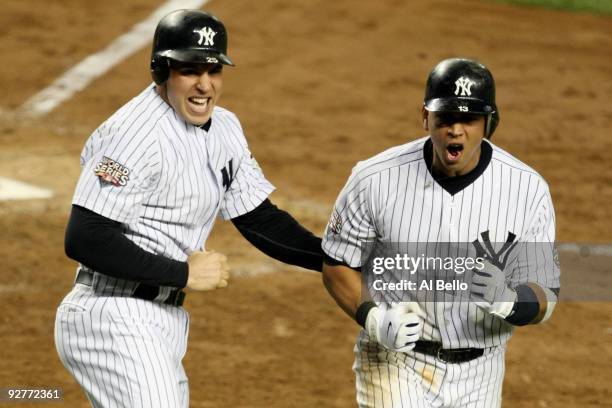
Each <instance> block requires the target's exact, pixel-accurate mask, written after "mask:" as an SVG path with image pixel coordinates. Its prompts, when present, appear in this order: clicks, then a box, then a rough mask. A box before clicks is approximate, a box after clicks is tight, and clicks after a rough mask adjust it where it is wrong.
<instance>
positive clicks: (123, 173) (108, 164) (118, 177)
mask: <svg viewBox="0 0 612 408" xmlns="http://www.w3.org/2000/svg"><path fill="white" fill-rule="evenodd" d="M94 173H95V175H96V176H98V178H99V179H100V183H104V184H111V185H113V186H125V185H126V184H127V182H128V180H129V179H130V170H129V169H128V168H127V167H125V166H124V165H123V164H121V163H117V162H116V161H114V160H113V159H111V158H110V157H106V156H104V157H103V158H102V161H101V162H100V163H98V164H97V165H96V168H95V169H94Z"/></svg>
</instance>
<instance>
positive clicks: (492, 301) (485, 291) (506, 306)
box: [471, 260, 516, 319]
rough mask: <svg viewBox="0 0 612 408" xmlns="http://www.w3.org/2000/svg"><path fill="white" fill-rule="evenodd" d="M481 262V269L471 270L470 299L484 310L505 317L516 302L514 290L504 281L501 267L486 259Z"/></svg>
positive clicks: (504, 277) (504, 276)
mask: <svg viewBox="0 0 612 408" xmlns="http://www.w3.org/2000/svg"><path fill="white" fill-rule="evenodd" d="M483 263H484V268H482V269H481V270H478V269H473V270H472V290H471V297H472V300H474V303H476V305H477V306H478V307H480V308H481V309H483V310H484V311H486V312H488V313H490V314H492V315H494V316H497V317H499V318H501V319H505V318H506V317H508V316H509V315H510V313H511V312H512V308H513V307H514V303H516V292H515V291H514V289H512V288H510V287H509V286H508V284H507V283H506V275H505V273H504V272H503V271H502V270H501V269H499V268H498V267H497V266H495V265H493V264H492V263H491V262H489V261H487V260H485V261H484V262H483Z"/></svg>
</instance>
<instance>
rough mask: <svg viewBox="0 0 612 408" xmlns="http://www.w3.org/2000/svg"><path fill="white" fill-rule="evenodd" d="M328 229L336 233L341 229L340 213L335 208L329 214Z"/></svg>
mask: <svg viewBox="0 0 612 408" xmlns="http://www.w3.org/2000/svg"><path fill="white" fill-rule="evenodd" d="M329 229H330V231H331V232H333V233H334V234H336V235H337V234H339V233H340V231H342V217H341V216H340V213H338V211H337V210H334V212H333V213H332V215H331V218H330V220H329Z"/></svg>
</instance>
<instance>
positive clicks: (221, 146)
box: [55, 10, 322, 408]
mask: <svg viewBox="0 0 612 408" xmlns="http://www.w3.org/2000/svg"><path fill="white" fill-rule="evenodd" d="M153 42H154V45H153V52H152V59H151V73H152V77H153V79H154V81H155V85H152V86H150V87H148V88H147V89H145V90H144V91H143V92H142V93H141V94H140V95H138V96H137V97H135V98H134V99H132V100H131V101H130V102H128V103H127V104H126V105H124V106H123V107H122V108H120V109H119V110H118V111H117V112H116V113H115V114H113V115H112V116H111V117H110V118H109V119H108V120H107V121H105V122H104V123H103V124H102V125H101V126H100V127H99V128H98V129H96V130H95V131H94V132H93V134H92V135H91V136H90V138H89V139H88V140H87V142H86V144H85V147H84V149H83V151H82V154H81V166H82V173H81V176H80V178H79V181H78V184H77V187H76V191H75V194H74V198H73V207H72V212H71V215H70V220H69V223H68V227H67V230H66V240H65V242H66V253H67V255H68V256H69V257H71V258H72V259H75V260H77V261H78V262H79V263H80V265H79V268H78V270H77V276H76V279H75V286H74V288H73V289H72V291H71V292H70V293H69V294H68V295H67V296H66V297H65V298H64V300H63V301H62V303H61V304H60V306H59V307H58V311H57V316H56V323H55V342H56V347H57V351H58V354H59V356H60V358H61V360H62V362H63V364H64V365H65V366H66V368H67V369H68V371H69V372H70V373H71V374H72V375H73V376H74V377H75V379H76V380H77V381H78V383H79V384H80V385H81V387H82V388H83V389H84V390H85V392H86V394H87V397H88V398H89V400H90V401H91V403H92V404H93V406H95V407H113V408H114V407H126V408H127V407H130V408H133V407H143V408H144V407H146V408H151V407H159V408H162V407H163V408H169V407H187V406H188V405H189V391H188V385H187V377H186V375H185V371H184V369H183V365H182V359H183V356H184V355H185V351H186V347H187V336H188V327H189V317H188V314H187V312H186V311H185V310H184V309H183V308H182V307H181V306H182V304H183V300H184V297H185V294H184V292H183V291H181V289H182V288H184V287H185V286H187V283H188V276H189V277H194V276H195V281H196V286H195V289H196V290H206V289H204V288H208V287H209V286H207V285H200V286H198V285H197V278H198V277H200V275H202V274H203V275H204V278H206V277H208V276H207V275H206V273H202V272H201V271H200V269H199V268H198V267H195V266H194V267H193V269H192V270H189V268H191V267H192V266H193V265H194V264H192V263H190V262H188V261H190V260H191V257H190V255H191V254H192V253H194V252H195V253H196V256H200V255H201V257H200V258H198V259H209V258H206V257H207V256H208V255H206V254H201V253H200V252H199V251H201V250H204V248H205V244H206V240H207V238H208V235H209V233H210V231H211V229H212V227H213V224H214V222H215V219H216V218H217V216H218V215H221V217H222V218H224V219H231V220H232V222H233V224H234V225H235V226H236V227H237V228H238V230H239V231H240V232H241V234H242V235H243V236H244V237H245V238H246V239H247V240H248V241H249V242H251V243H252V244H253V245H255V246H256V247H257V248H258V249H260V250H262V251H263V252H265V253H266V254H268V255H270V256H272V257H274V258H275V259H278V260H281V261H283V262H287V263H290V264H293V265H299V266H302V267H304V268H309V269H313V270H318V271H320V270H321V265H322V253H321V239H320V238H318V237H315V236H314V235H312V234H311V233H310V231H308V230H306V229H304V228H303V227H301V225H299V223H297V221H295V220H294V219H293V218H292V217H291V216H290V215H289V214H287V213H286V212H284V211H282V210H280V209H278V208H277V207H276V206H274V205H273V204H272V203H271V202H270V200H269V199H268V195H269V194H270V193H271V192H272V191H273V189H274V187H273V186H272V185H271V184H270V183H269V182H268V181H267V180H266V179H265V177H264V176H263V174H262V171H261V169H260V168H259V166H258V165H257V163H256V161H255V159H254V158H253V157H252V155H251V153H250V151H249V148H248V145H247V142H246V139H245V136H244V134H243V131H242V128H241V125H240V123H239V121H238V119H237V117H236V116H235V115H234V114H233V113H231V112H229V111H227V110H225V109H223V108H220V107H218V106H216V100H217V98H218V97H219V94H220V89H221V85H222V78H221V71H222V65H221V64H224V65H233V64H232V62H231V60H230V59H229V57H227V55H226V47H227V33H226V31H225V28H224V26H223V24H222V23H221V22H220V21H219V20H218V19H216V17H214V16H212V15H210V14H208V13H205V12H202V11H200V10H178V11H176V12H172V13H170V14H169V15H167V16H166V17H164V18H163V19H162V20H161V21H160V23H159V24H158V28H157V30H156V33H155V36H154V41H153ZM202 257H204V258H202ZM204 264H205V265H207V266H210V264H207V263H204ZM197 265H200V264H197ZM213 269H215V268H213ZM204 270H205V271H206V272H207V271H208V269H206V268H204ZM191 272H194V273H193V274H190V273H191ZM214 272H217V270H216V269H215V270H214ZM211 273H212V272H211ZM219 275H220V274H219ZM215 276H216V275H215ZM204 278H203V279H204ZM193 281H194V280H192V282H193ZM225 284H227V283H225ZM215 287H219V286H212V287H210V288H215Z"/></svg>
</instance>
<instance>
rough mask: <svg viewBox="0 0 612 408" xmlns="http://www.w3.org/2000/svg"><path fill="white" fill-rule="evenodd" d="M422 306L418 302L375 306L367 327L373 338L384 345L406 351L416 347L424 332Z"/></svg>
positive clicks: (398, 350)
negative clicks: (388, 306) (389, 306)
mask: <svg viewBox="0 0 612 408" xmlns="http://www.w3.org/2000/svg"><path fill="white" fill-rule="evenodd" d="M421 315H422V311H421V308H420V307H419V305H418V304H417V303H416V302H406V303H399V304H396V305H392V307H391V308H389V309H387V308H386V307H385V306H380V307H374V308H372V309H371V310H370V312H369V313H368V317H367V318H366V322H365V327H366V330H367V332H368V335H369V336H370V338H371V339H374V340H375V341H376V342H377V343H379V344H381V345H382V346H383V347H385V348H387V349H389V350H391V351H397V352H400V353H404V352H407V351H410V350H412V349H413V348H414V343H415V342H416V341H417V340H418V339H419V338H420V337H421V333H422V332H423V319H422V318H421V317H420V316H421Z"/></svg>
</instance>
